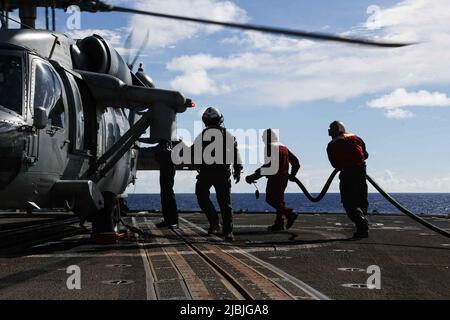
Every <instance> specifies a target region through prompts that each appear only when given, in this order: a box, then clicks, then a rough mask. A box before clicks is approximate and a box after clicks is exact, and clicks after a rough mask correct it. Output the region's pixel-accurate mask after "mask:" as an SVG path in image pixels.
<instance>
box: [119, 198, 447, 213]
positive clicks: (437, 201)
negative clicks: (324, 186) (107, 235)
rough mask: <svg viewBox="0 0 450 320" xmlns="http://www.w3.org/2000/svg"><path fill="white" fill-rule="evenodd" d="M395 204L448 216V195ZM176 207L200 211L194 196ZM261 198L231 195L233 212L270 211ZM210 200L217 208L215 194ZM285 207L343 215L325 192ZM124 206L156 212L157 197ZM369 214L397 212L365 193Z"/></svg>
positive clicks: (180, 200) (289, 202)
mask: <svg viewBox="0 0 450 320" xmlns="http://www.w3.org/2000/svg"><path fill="white" fill-rule="evenodd" d="M391 195H392V196H393V197H394V198H395V199H396V200H397V201H398V202H400V203H401V204H402V205H403V206H405V207H406V208H408V209H409V210H410V211H412V212H413V213H417V214H425V215H427V214H428V215H431V214H433V215H443V216H447V215H449V214H450V193H393V194H391ZM176 198H177V205H178V208H179V210H180V211H200V208H199V206H198V204H197V198H196V196H195V194H177V195H176ZM264 198H265V195H264V194H261V196H260V198H259V200H257V199H256V198H255V195H254V194H248V193H236V194H233V209H234V211H236V212H274V210H273V208H271V207H270V206H269V205H268V204H266V202H265V201H264ZM211 199H213V202H214V203H215V205H216V208H218V205H217V201H216V199H215V194H212V195H211ZM285 199H286V203H287V205H288V207H290V208H293V209H294V210H295V211H297V212H314V213H325V212H329V213H342V212H344V210H343V208H342V205H341V201H340V195H339V194H338V193H329V194H327V195H326V196H325V198H324V199H323V200H322V201H321V202H319V203H312V202H310V201H309V200H308V199H306V197H305V196H304V195H303V194H295V193H288V194H286V196H285ZM127 201H128V206H129V208H130V209H131V210H134V211H143V210H149V211H160V210H161V203H160V196H159V194H128V199H127ZM369 202H370V207H369V212H379V213H390V214H397V213H399V211H398V210H397V209H396V208H395V207H393V206H392V205H391V204H390V203H389V202H388V201H387V200H385V199H384V198H383V197H382V196H381V195H380V194H378V193H371V194H369Z"/></svg>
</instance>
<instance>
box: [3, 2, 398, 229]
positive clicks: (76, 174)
mask: <svg viewBox="0 0 450 320" xmlns="http://www.w3.org/2000/svg"><path fill="white" fill-rule="evenodd" d="M72 5H77V6H78V7H79V8H80V9H81V10H82V11H89V12H98V11H101V12H123V13H133V14H143V15H149V16H156V17H161V18H169V19H175V20H182V21H190V22H197V23H204V24H213V25H220V26H225V27H231V28H238V29H242V30H254V31H262V32H268V33H272V34H281V35H287V36H295V37H305V38H311V39H318V40H329V41H340V42H346V43H355V44H362V45H372V46H381V47H398V46H403V45H404V44H393V43H380V42H374V41H370V40H360V39H353V38H344V37H339V36H333V35H327V34H317V33H309V32H302V31H293V30H286V29H279V28H272V27H262V26H255V25H248V24H236V23H229V22H218V21H211V20H206V19H196V18H189V17H181V16H173V15H167V14H161V13H155V12H146V11H141V10H135V9H129V8H123V7H116V6H111V5H107V4H105V3H104V2H102V1H87V0H59V1H56V0H1V1H0V10H1V11H2V14H1V17H2V18H1V21H2V29H1V31H0V209H24V210H28V211H30V210H32V209H33V208H39V207H43V208H49V209H52V208H66V209H68V210H71V211H74V212H75V213H76V214H78V215H79V216H80V217H82V219H84V218H86V217H87V216H92V221H93V232H94V233H103V232H111V231H113V230H114V227H115V226H116V224H117V223H118V219H119V215H120V212H119V210H118V203H117V196H118V195H121V194H123V193H124V192H125V189H126V187H127V186H128V185H129V184H130V183H132V182H133V181H134V180H135V178H136V169H137V163H138V156H139V149H138V147H137V146H136V142H137V141H138V140H139V138H140V137H141V135H142V134H143V133H145V131H146V130H147V129H148V128H149V127H150V139H148V140H147V141H150V142H151V143H158V142H160V141H167V140H176V135H175V128H176V115H177V114H179V113H183V112H185V111H186V109H187V108H190V107H192V106H193V103H192V101H191V100H189V99H186V98H184V96H183V95H182V94H180V93H179V92H176V91H168V90H162V89H156V88H155V87H154V85H153V82H152V80H151V78H150V77H148V76H147V75H146V74H145V73H144V72H143V70H140V71H138V72H137V73H133V71H132V68H130V66H129V65H127V63H125V62H124V60H123V59H122V57H121V56H120V55H119V53H118V52H117V51H116V50H115V49H114V48H113V47H112V46H111V45H110V44H109V43H108V42H107V41H105V39H103V38H102V37H100V36H98V35H92V36H89V37H86V38H84V39H78V40H74V39H71V38H69V37H67V36H66V35H63V34H60V33H56V32H55V30H54V29H55V23H54V22H55V9H67V8H68V7H69V6H72ZM39 7H44V8H46V13H47V14H46V26H47V30H36V29H35V21H36V16H37V8H39ZM48 8H51V10H52V16H53V31H50V30H48V29H49V23H48V22H49V18H48ZM13 10H19V17H20V19H21V26H22V28H21V29H14V30H13V29H8V20H9V19H10V18H9V17H8V15H9V12H12V11H13ZM125 110H127V112H125ZM146 157H147V158H149V159H148V160H149V161H142V160H141V161H140V163H141V165H140V169H155V167H154V165H153V164H152V163H153V162H152V161H151V159H150V158H151V155H148V154H146ZM145 163H148V164H149V165H148V166H146V165H145Z"/></svg>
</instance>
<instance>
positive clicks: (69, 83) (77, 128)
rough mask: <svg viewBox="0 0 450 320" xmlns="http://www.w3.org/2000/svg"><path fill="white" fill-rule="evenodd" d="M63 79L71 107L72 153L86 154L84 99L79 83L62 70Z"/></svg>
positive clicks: (70, 135)
mask: <svg viewBox="0 0 450 320" xmlns="http://www.w3.org/2000/svg"><path fill="white" fill-rule="evenodd" d="M61 78H62V81H63V84H64V86H65V87H66V88H67V90H66V91H67V92H68V95H67V98H68V106H69V137H70V141H71V144H70V145H71V147H70V148H71V152H72V153H83V154H84V153H86V151H85V147H86V133H85V131H86V129H85V126H86V122H85V114H84V105H83V97H82V95H81V92H80V89H79V87H78V82H77V80H76V79H75V77H74V76H73V75H72V74H71V73H70V72H69V71H68V70H65V69H63V70H61Z"/></svg>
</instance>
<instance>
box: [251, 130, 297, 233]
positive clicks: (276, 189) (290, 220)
mask: <svg viewBox="0 0 450 320" xmlns="http://www.w3.org/2000/svg"><path fill="white" fill-rule="evenodd" d="M263 141H264V144H265V148H266V151H265V156H266V157H267V159H266V161H265V164H264V166H262V167H261V168H260V169H258V170H256V171H255V173H254V174H252V175H250V176H247V177H246V178H245V180H246V181H247V183H254V182H255V180H257V179H259V178H260V177H262V176H266V177H267V186H266V202H267V203H268V204H269V205H270V206H272V207H273V208H275V210H276V211H277V216H276V219H275V222H274V224H273V225H272V226H269V227H268V228H267V230H268V231H269V232H277V231H282V230H284V228H285V226H284V222H285V219H286V221H287V222H286V229H289V228H290V227H291V226H292V225H293V224H294V222H295V220H296V219H297V214H296V213H294V212H293V210H292V209H290V208H287V207H286V203H285V201H284V192H285V191H286V188H287V185H288V182H289V181H293V180H294V178H295V176H296V175H297V172H298V171H299V170H300V162H299V160H298V158H297V157H296V156H295V155H294V154H293V153H292V152H291V151H290V150H289V149H288V148H287V147H286V146H284V145H282V144H280V143H279V141H278V137H277V135H276V133H275V132H274V131H273V130H272V129H267V130H265V131H264V133H263ZM289 165H291V167H292V168H291V173H289ZM271 167H273V168H272V169H270V168H271ZM264 169H267V170H268V172H267V173H264V172H263V170H264ZM271 170H272V172H270V171H271Z"/></svg>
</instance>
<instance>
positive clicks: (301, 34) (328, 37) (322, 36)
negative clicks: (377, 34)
mask: <svg viewBox="0 0 450 320" xmlns="http://www.w3.org/2000/svg"><path fill="white" fill-rule="evenodd" d="M103 11H111V12H122V13H131V14H139V15H146V16H152V17H159V18H166V19H172V20H180V21H187V22H196V23H201V24H209V25H217V26H222V27H228V28H235V29H241V30H249V31H259V32H265V33H271V34H277V35H284V36H289V37H297V38H305V39H312V40H321V41H335V42H343V43H350V44H359V45H365V46H375V47H384V48H399V47H405V46H409V45H412V44H413V43H395V42H379V41H373V40H369V39H358V38H349V37H343V36H337V35H332V34H326V33H317V32H307V31H298V30H291V29H283V28H277V27H268V26H260V25H253V24H242V23H235V22H223V21H214V20H208V19H200V18H191V17H185V16H178V15H172V14H165V13H158V12H152V11H143V10H138V9H131V8H125V7H119V6H108V7H107V8H103Z"/></svg>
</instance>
